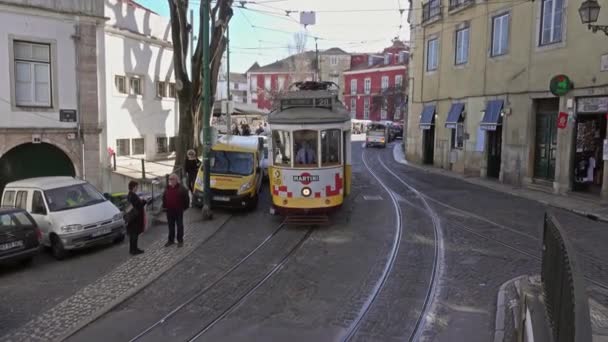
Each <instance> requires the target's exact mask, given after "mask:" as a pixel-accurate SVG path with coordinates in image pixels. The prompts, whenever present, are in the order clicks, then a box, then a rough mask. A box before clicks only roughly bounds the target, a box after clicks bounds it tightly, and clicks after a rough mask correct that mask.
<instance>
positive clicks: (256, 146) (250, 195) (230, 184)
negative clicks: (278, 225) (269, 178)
mask: <svg viewBox="0 0 608 342" xmlns="http://www.w3.org/2000/svg"><path fill="white" fill-rule="evenodd" d="M263 151H264V142H263V141H262V140H261V139H259V138H258V137H249V136H226V135H224V136H222V137H220V138H219V139H218V140H217V141H216V142H215V143H214V144H213V146H212V147H211V204H212V206H220V207H234V208H249V209H253V208H255V207H257V204H258V195H259V192H260V190H261V189H262V177H263V170H262V169H261V162H262V158H263V157H264V152H263ZM203 189H204V185H203V166H201V168H200V169H199V171H198V175H197V177H196V184H195V185H194V194H193V199H192V202H193V205H194V206H195V207H198V208H202V207H203Z"/></svg>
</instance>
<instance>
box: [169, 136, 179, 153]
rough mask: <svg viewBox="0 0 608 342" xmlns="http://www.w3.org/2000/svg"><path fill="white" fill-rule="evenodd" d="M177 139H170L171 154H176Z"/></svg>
mask: <svg viewBox="0 0 608 342" xmlns="http://www.w3.org/2000/svg"><path fill="white" fill-rule="evenodd" d="M175 139H177V137H171V138H169V153H173V152H175V151H176V150H177V149H176V147H175V144H176V140H175Z"/></svg>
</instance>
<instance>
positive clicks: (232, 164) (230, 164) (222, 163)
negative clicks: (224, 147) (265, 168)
mask: <svg viewBox="0 0 608 342" xmlns="http://www.w3.org/2000/svg"><path fill="white" fill-rule="evenodd" d="M254 165H255V162H254V157H253V153H248V152H230V151H211V173H212V174H224V175H241V176H247V175H250V174H252V173H253V167H254Z"/></svg>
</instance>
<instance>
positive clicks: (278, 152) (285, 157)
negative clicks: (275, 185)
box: [272, 130, 291, 166]
mask: <svg viewBox="0 0 608 342" xmlns="http://www.w3.org/2000/svg"><path fill="white" fill-rule="evenodd" d="M272 149H273V151H274V154H273V157H274V159H273V160H274V162H273V164H274V165H281V166H291V133H290V132H287V131H278V130H273V131H272Z"/></svg>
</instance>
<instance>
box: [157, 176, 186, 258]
mask: <svg viewBox="0 0 608 342" xmlns="http://www.w3.org/2000/svg"><path fill="white" fill-rule="evenodd" d="M189 207H190V196H189V195H188V189H186V188H185V187H184V186H183V185H181V184H180V183H179V177H177V175H176V174H171V175H170V176H169V184H167V188H166V189H165V192H164V193H163V208H164V209H166V210H167V223H168V225H169V238H168V241H167V244H165V247H169V246H171V245H173V244H174V243H175V228H176V226H177V247H182V246H183V245H184V211H186V209H188V208H189Z"/></svg>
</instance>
